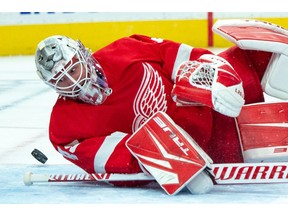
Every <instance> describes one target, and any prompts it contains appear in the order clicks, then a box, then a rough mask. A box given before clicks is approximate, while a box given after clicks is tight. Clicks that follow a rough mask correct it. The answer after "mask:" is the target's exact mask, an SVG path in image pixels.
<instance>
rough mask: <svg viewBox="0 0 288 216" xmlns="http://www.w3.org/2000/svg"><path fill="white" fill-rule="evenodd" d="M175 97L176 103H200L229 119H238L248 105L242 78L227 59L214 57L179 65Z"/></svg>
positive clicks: (205, 56) (174, 89)
mask: <svg viewBox="0 0 288 216" xmlns="http://www.w3.org/2000/svg"><path fill="white" fill-rule="evenodd" d="M172 97H173V100H174V101H175V102H177V103H180V104H183V105H187V104H188V105H195V104H199V103H200V104H203V105H206V106H209V107H211V108H212V109H214V110H215V111H217V112H219V113H222V114H223V115H226V116H230V117H236V116H238V115H239V113H240V111H241V108H242V106H243V105H244V102H245V101H244V90H243V87H242V81H241V78H240V77H239V76H238V74H237V73H236V72H235V71H234V69H233V68H232V66H231V65H230V64H229V63H228V62H227V61H226V60H225V59H223V58H221V57H219V56H215V55H211V54H205V55H203V56H201V57H200V58H199V59H198V60H197V61H186V62H183V63H182V64H181V65H180V67H179V69H178V72H177V75H176V80H175V84H174V87H173V90H172Z"/></svg>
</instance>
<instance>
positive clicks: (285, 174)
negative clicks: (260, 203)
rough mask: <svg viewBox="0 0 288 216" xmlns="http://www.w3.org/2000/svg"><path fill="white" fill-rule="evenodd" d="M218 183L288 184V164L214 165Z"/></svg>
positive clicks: (32, 179)
mask: <svg viewBox="0 0 288 216" xmlns="http://www.w3.org/2000/svg"><path fill="white" fill-rule="evenodd" d="M212 169H213V173H214V177H215V183H216V184H219V185H221V184H262V183H288V162H281V163H277V162H270V163H235V164H213V165H212ZM23 180H24V183H25V185H32V184H33V183H40V182H95V181H96V182H97V181H104V182H105V181H106V182H108V181H152V180H154V178H153V176H151V175H148V174H145V173H137V174H118V173H91V174H88V173H83V174H33V173H31V172H27V173H25V175H24V179H23Z"/></svg>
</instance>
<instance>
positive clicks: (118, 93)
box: [49, 35, 270, 173]
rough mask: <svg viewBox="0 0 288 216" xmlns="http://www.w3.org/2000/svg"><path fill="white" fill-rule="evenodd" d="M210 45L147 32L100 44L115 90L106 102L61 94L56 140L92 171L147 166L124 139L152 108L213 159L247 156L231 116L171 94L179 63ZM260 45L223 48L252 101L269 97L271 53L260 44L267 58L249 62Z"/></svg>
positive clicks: (54, 121)
mask: <svg viewBox="0 0 288 216" xmlns="http://www.w3.org/2000/svg"><path fill="white" fill-rule="evenodd" d="M207 53H211V52H210V51H209V50H206V49H202V48H193V47H191V46H188V45H185V44H181V43H177V42H173V41H169V40H162V39H157V38H150V37H147V36H142V35H132V36H130V37H125V38H121V39H119V40H117V41H115V42H113V43H111V44H109V45H108V46H106V47H104V48H102V49H100V50H98V51H96V52H95V53H94V54H93V56H94V57H95V58H96V59H97V61H98V62H99V63H100V65H101V66H102V68H103V70H104V73H105V75H106V78H107V81H108V85H109V87H110V88H112V91H113V92H112V94H111V95H110V96H109V97H107V99H106V101H105V102H104V103H103V104H101V105H91V104H86V103H83V102H81V101H76V100H72V99H69V98H63V97H59V98H58V100H57V102H56V104H55V106H54V107H53V110H52V114H51V121H50V127H49V136H50V140H51V142H52V144H53V146H54V147H55V148H56V150H57V151H59V152H60V153H61V154H62V155H63V156H64V157H65V158H66V159H68V160H69V161H71V162H72V163H74V164H76V165H77V166H79V167H81V168H82V169H84V170H85V171H87V172H88V173H93V172H99V173H105V172H107V173H135V172H141V168H140V166H139V165H138V162H137V160H136V159H135V158H134V157H133V156H132V155H131V154H130V152H129V151H128V149H127V148H126V146H125V141H126V140H127V139H128V138H129V136H130V135H131V134H132V133H133V132H134V131H135V130H137V128H139V126H140V125H141V124H143V122H145V121H146V120H147V119H148V118H149V117H150V116H152V114H153V113H155V112H157V111H164V112H166V113H167V114H168V115H169V116H170V117H171V118H172V119H173V120H174V121H175V122H176V123H177V124H178V125H179V126H181V127H182V128H183V129H184V130H185V131H186V132H188V133H189V134H190V135H191V136H192V137H193V138H194V139H195V141H196V142H197V143H198V144H199V145H200V146H201V147H202V148H203V150H204V151H205V152H206V153H208V155H209V156H210V157H211V158H212V159H213V160H214V162H215V163H224V162H242V160H243V159H242V153H241V149H240V146H239V141H238V134H237V131H236V127H235V121H234V119H233V118H230V117H226V116H223V115H221V114H218V113H216V112H215V111H213V110H211V109H210V108H208V107H205V106H183V107H177V106H176V104H175V102H174V101H173V100H172V97H171V90H172V88H173V85H174V80H175V76H176V72H177V67H178V65H179V64H180V63H182V62H183V61H186V60H197V59H198V58H199V57H200V56H201V55H203V54H207ZM255 53H257V51H251V52H250V51H243V50H240V49H238V48H237V47H233V48H231V49H228V50H227V51H224V52H223V53H221V54H220V56H221V57H224V58H226V59H227V60H228V61H229V62H230V64H231V65H232V66H233V67H234V69H235V71H237V72H238V73H239V75H240V77H241V78H242V79H243V85H244V91H245V99H246V98H247V99H246V101H247V102H249V103H253V102H259V101H263V100H264V98H263V93H262V90H261V85H260V81H259V80H260V79H261V77H262V75H263V73H264V70H265V68H266V65H267V63H268V61H269V59H270V55H269V54H267V53H263V52H259V53H258V54H259V58H260V57H261V59H263V58H264V57H265V60H263V61H262V62H260V63H258V61H257V64H256V65H255V66H251V64H247V59H249V58H247V55H251V61H252V63H253V64H254V60H253V59H258V56H256V55H255ZM260 55H261V56H260ZM262 55H263V56H262ZM249 62H250V60H249ZM246 90H247V91H246ZM251 90H252V91H251ZM250 91H251V92H252V93H250V94H249V92H250ZM247 92H248V93H247Z"/></svg>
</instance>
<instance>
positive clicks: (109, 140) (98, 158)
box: [94, 132, 127, 173]
mask: <svg viewBox="0 0 288 216" xmlns="http://www.w3.org/2000/svg"><path fill="white" fill-rule="evenodd" d="M126 135H127V134H125V133H121V132H115V133H113V134H111V135H110V136H107V137H106V139H105V140H104V142H103V143H102V145H101V147H100V148H99V150H98V151H97V153H96V155H95V158H94V170H95V172H96V173H105V172H106V170H105V164H106V163H107V161H108V159H109V157H110V155H111V154H112V153H113V151H114V149H115V148H116V146H117V145H118V143H119V142H120V141H121V140H122V139H123V138H124V137H125V136H126Z"/></svg>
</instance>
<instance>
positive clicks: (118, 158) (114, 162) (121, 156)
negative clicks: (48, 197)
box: [54, 132, 141, 173]
mask: <svg viewBox="0 0 288 216" xmlns="http://www.w3.org/2000/svg"><path fill="white" fill-rule="evenodd" d="M129 137H130V135H129V134H126V133H122V132H114V133H112V134H111V135H109V136H103V137H93V138H89V139H85V140H83V141H77V140H75V141H73V142H72V143H70V144H67V145H55V144H54V147H55V149H56V150H57V151H58V152H59V153H60V154H62V155H63V157H64V158H66V159H67V160H69V161H70V162H72V163H73V164H75V165H77V166H78V167H80V168H82V169H83V170H85V171H86V172H88V173H95V172H96V173H138V172H141V169H140V167H139V165H138V162H137V160H136V159H135V158H134V157H133V156H132V155H131V153H130V152H129V150H128V149H127V147H126V146H125V142H126V140H127V139H128V138H129Z"/></svg>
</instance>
